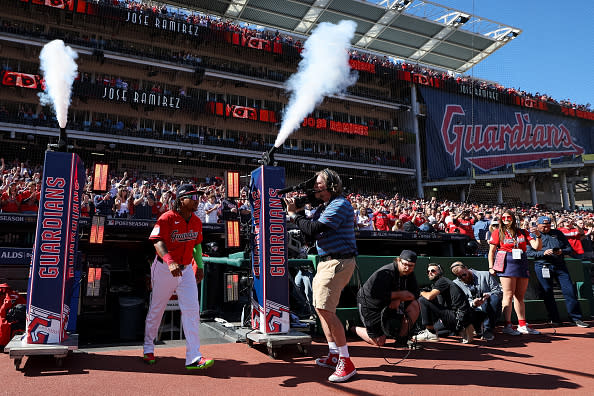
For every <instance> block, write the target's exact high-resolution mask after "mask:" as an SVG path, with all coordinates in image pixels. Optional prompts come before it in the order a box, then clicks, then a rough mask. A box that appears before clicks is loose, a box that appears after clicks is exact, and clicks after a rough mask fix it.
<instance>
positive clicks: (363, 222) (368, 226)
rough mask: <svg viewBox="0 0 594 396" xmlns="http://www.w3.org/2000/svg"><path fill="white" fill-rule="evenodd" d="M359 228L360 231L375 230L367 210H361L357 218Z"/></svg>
mask: <svg viewBox="0 0 594 396" xmlns="http://www.w3.org/2000/svg"><path fill="white" fill-rule="evenodd" d="M357 226H358V227H359V229H360V230H373V222H372V221H371V219H370V218H369V215H367V210H366V209H365V208H360V209H359V215H358V216H357Z"/></svg>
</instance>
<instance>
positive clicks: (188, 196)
mask: <svg viewBox="0 0 594 396" xmlns="http://www.w3.org/2000/svg"><path fill="white" fill-rule="evenodd" d="M198 198H199V196H198V194H192V195H185V196H183V197H182V199H191V200H193V201H198Z"/></svg>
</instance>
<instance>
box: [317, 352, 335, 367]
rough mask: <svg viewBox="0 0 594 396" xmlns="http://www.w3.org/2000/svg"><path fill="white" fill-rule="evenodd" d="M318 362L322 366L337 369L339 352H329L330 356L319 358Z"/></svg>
mask: <svg viewBox="0 0 594 396" xmlns="http://www.w3.org/2000/svg"><path fill="white" fill-rule="evenodd" d="M316 364H317V365H318V366H320V367H326V368H329V369H332V370H336V365H337V364H338V353H328V356H324V357H321V358H317V359H316Z"/></svg>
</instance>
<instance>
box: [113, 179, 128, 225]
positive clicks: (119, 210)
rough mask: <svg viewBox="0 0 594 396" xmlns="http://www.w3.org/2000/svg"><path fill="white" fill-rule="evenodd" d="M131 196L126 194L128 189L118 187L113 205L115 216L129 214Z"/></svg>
mask: <svg viewBox="0 0 594 396" xmlns="http://www.w3.org/2000/svg"><path fill="white" fill-rule="evenodd" d="M131 198H132V197H131V196H129V194H128V189H127V188H125V187H123V186H122V187H120V188H119V189H118V193H117V194H116V198H115V202H114V206H115V213H116V217H123V218H127V217H128V216H129V215H130V199H131Z"/></svg>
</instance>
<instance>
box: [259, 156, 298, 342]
mask: <svg viewBox="0 0 594 396" xmlns="http://www.w3.org/2000/svg"><path fill="white" fill-rule="evenodd" d="M284 187H285V169H284V168H281V167H276V166H260V167H259V168H257V169H255V170H254V171H253V172H252V184H251V186H250V203H251V206H252V228H253V234H252V240H251V244H252V275H253V277H254V285H253V289H252V314H251V319H252V322H251V323H252V329H254V330H259V331H260V332H261V333H263V334H269V333H287V332H288V331H289V327H290V320H289V319H290V316H289V278H288V272H289V271H288V258H287V249H286V243H287V230H286V221H285V211H284V209H283V206H282V203H281V198H280V197H278V196H277V191H278V190H279V189H281V188H284Z"/></svg>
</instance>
